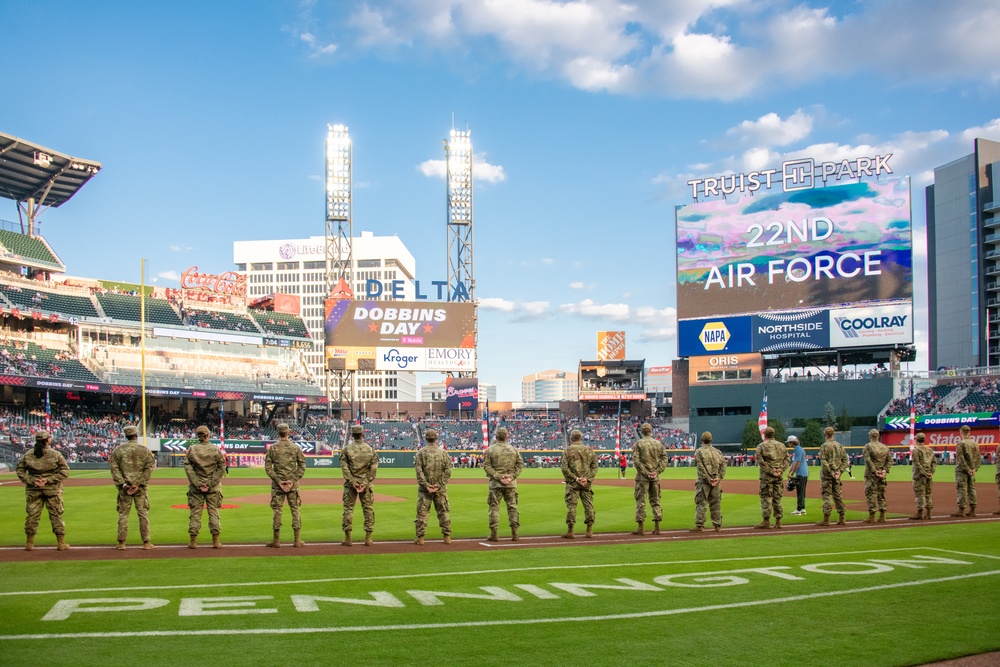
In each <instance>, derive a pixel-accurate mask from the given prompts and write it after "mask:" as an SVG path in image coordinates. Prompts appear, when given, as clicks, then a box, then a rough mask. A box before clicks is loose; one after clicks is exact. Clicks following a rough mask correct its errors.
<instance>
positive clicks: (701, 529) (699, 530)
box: [688, 526, 705, 533]
mask: <svg viewBox="0 0 1000 667" xmlns="http://www.w3.org/2000/svg"><path fill="white" fill-rule="evenodd" d="M688 532H689V533H704V532H705V527H704V526H695V527H694V528H692V529H691V530H689V531H688Z"/></svg>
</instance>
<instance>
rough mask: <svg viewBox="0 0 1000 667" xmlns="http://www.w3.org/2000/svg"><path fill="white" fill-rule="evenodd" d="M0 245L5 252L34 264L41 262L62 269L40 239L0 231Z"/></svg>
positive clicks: (4, 230) (5, 230)
mask: <svg viewBox="0 0 1000 667" xmlns="http://www.w3.org/2000/svg"><path fill="white" fill-rule="evenodd" d="M0 244H2V245H3V248H4V249H6V250H7V252H10V253H13V254H14V255H17V256H19V257H23V258H25V259H28V260H33V261H34V262H36V263H37V262H42V263H45V264H49V265H51V266H52V267H53V268H59V269H62V266H61V265H60V263H59V260H58V259H56V256H55V255H53V254H52V251H51V250H49V247H48V246H47V245H46V244H45V242H44V241H42V240H41V239H40V238H37V237H33V236H27V235H25V234H19V233H17V232H12V231H10V230H7V229H0Z"/></svg>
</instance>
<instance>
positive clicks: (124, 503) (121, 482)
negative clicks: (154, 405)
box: [108, 440, 156, 542]
mask: <svg viewBox="0 0 1000 667" xmlns="http://www.w3.org/2000/svg"><path fill="white" fill-rule="evenodd" d="M108 463H109V464H110V466H111V478H112V479H113V480H114V481H115V486H117V487H118V541H119V542H124V541H125V539H126V538H127V537H128V515H129V513H130V512H131V511H132V505H133V503H134V504H135V513H136V515H138V517H139V535H140V537H142V541H143V542H149V493H148V492H147V489H146V485H147V484H149V478H150V477H152V475H153V469H154V468H156V458H155V457H154V456H153V452H151V451H149V450H148V449H147V448H146V447H145V446H144V445H142V444H140V443H139V442H138V441H136V440H126V441H125V442H123V443H122V444H120V445H118V446H117V447H115V450H114V451H113V452H111V457H110V459H108ZM132 486H138V487H139V490H138V491H136V492H135V493H134V494H132V495H129V493H128V488H129V487H132Z"/></svg>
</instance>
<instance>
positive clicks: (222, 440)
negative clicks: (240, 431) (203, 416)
mask: <svg viewBox="0 0 1000 667" xmlns="http://www.w3.org/2000/svg"><path fill="white" fill-rule="evenodd" d="M225 415H226V411H225V410H219V451H221V452H222V458H224V459H226V472H227V473H228V472H229V457H228V456H226V416H225Z"/></svg>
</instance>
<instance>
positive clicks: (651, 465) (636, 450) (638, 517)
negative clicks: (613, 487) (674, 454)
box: [632, 435, 667, 523]
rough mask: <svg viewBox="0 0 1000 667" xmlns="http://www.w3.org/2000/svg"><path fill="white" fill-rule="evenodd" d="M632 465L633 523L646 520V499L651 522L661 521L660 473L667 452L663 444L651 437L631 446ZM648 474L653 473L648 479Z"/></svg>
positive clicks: (663, 466)
mask: <svg viewBox="0 0 1000 667" xmlns="http://www.w3.org/2000/svg"><path fill="white" fill-rule="evenodd" d="M632 465H634V466H635V493H634V494H633V495H634V496H635V522H636V523H643V522H644V521H645V520H646V497H647V496H648V497H649V509H650V510H652V512H653V521H662V520H663V508H662V507H660V473H661V472H663V471H664V470H665V469H666V467H667V451H666V450H665V449H664V448H663V443H662V442H660V441H659V440H656V439H655V438H652V437H651V436H648V435H647V436H643V437H642V438H640V439H639V440H636V442H635V444H634V445H633V446H632ZM648 473H653V476H652V477H650V476H649V474H648Z"/></svg>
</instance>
